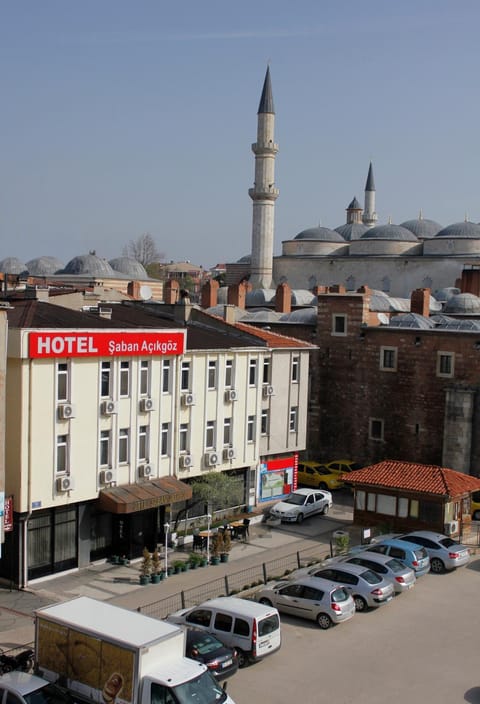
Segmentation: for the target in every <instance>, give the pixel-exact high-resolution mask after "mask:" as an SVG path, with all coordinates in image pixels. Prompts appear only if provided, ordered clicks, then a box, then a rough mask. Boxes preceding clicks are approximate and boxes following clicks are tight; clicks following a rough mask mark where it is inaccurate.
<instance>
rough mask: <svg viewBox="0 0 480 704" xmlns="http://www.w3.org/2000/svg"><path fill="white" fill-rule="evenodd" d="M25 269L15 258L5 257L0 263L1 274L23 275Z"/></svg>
mask: <svg viewBox="0 0 480 704" xmlns="http://www.w3.org/2000/svg"><path fill="white" fill-rule="evenodd" d="M26 269H27V267H26V265H25V264H23V262H21V261H20V259H17V257H6V258H5V259H2V260H1V261H0V271H1V272H2V273H3V274H23V273H24V272H25V271H26Z"/></svg>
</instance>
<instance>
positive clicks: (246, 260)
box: [237, 254, 252, 264]
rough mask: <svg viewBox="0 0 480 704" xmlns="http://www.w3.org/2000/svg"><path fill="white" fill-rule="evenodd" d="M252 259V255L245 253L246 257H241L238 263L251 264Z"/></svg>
mask: <svg viewBox="0 0 480 704" xmlns="http://www.w3.org/2000/svg"><path fill="white" fill-rule="evenodd" d="M251 261H252V255H251V254H245V256H244V257H240V259H239V260H238V261H237V264H250V263H251Z"/></svg>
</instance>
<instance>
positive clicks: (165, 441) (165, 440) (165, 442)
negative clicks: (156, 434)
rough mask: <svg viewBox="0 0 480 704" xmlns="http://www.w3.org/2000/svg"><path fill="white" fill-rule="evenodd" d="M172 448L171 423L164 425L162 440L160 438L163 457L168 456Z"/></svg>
mask: <svg viewBox="0 0 480 704" xmlns="http://www.w3.org/2000/svg"><path fill="white" fill-rule="evenodd" d="M169 447H170V423H162V430H161V438H160V451H161V454H162V457H166V456H167V455H168V450H169Z"/></svg>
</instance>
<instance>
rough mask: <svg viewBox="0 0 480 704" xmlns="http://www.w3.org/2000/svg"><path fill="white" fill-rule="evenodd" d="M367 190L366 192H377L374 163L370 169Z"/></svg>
mask: <svg viewBox="0 0 480 704" xmlns="http://www.w3.org/2000/svg"><path fill="white" fill-rule="evenodd" d="M365 190H366V191H374V190H375V181H374V180H373V166H372V162H370V166H369V167H368V176H367V183H366V184H365Z"/></svg>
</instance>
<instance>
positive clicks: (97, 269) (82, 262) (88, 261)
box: [61, 253, 115, 278]
mask: <svg viewBox="0 0 480 704" xmlns="http://www.w3.org/2000/svg"><path fill="white" fill-rule="evenodd" d="M61 273H62V274H90V275H91V276H109V277H111V278H115V272H114V270H113V269H112V267H111V266H110V264H109V263H108V262H107V260H106V259H101V258H100V257H97V255H96V254H93V253H91V254H83V255H80V256H78V257H74V258H73V259H71V260H70V261H69V262H68V264H67V266H66V267H65V269H63V271H62V272H61Z"/></svg>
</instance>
